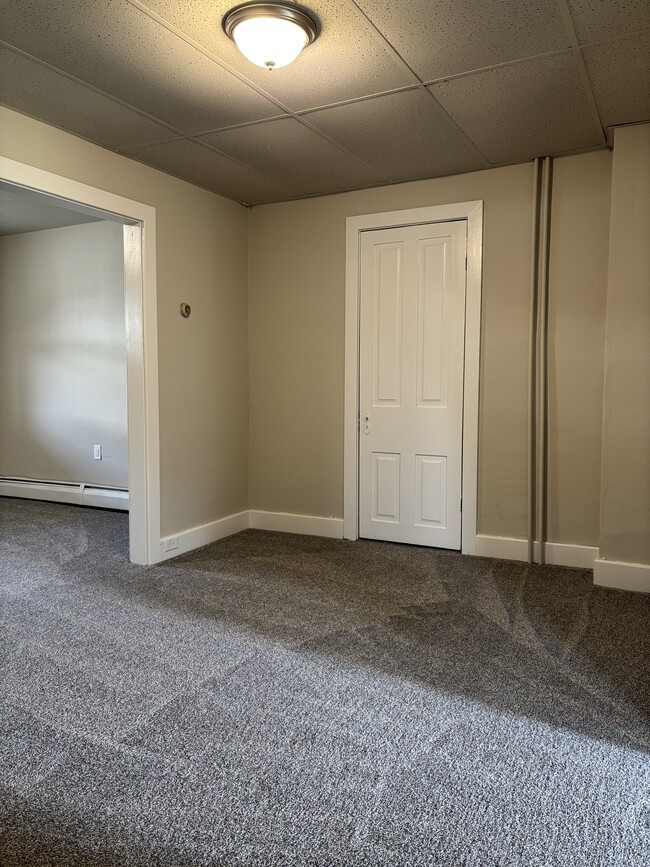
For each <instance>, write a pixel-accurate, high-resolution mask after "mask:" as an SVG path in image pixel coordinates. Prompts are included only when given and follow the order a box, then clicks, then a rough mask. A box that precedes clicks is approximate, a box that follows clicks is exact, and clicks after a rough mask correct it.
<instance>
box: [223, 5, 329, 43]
mask: <svg viewBox="0 0 650 867" xmlns="http://www.w3.org/2000/svg"><path fill="white" fill-rule="evenodd" d="M250 18H276V19H281V20H284V21H292V22H293V23H294V24H297V25H298V26H299V27H301V28H302V29H303V30H304V31H305V34H306V36H307V41H306V42H305V47H307V45H311V43H312V42H313V41H314V39H316V37H317V36H318V35H319V33H320V22H319V21H318V19H317V18H316V16H315V15H314V14H313V12H310V11H309V9H306V8H305V7H304V6H298V4H296V3H282V2H278V3H275V2H271V3H240V4H239V6H235V7H233V8H232V9H231V10H230V11H229V12H227V13H226V14H225V15H224V17H223V20H222V22H221V24H222V27H223V29H224V31H225V33H226V36H228V37H229V38H230V39H232V40H233V42H234V37H233V31H234V29H235V27H236V26H237V25H238V24H241V22H242V21H247V20H249V19H250Z"/></svg>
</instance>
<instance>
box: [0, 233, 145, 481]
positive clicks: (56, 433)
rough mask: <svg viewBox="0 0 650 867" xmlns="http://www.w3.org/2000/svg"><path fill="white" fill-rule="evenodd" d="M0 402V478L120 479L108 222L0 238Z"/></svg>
mask: <svg viewBox="0 0 650 867" xmlns="http://www.w3.org/2000/svg"><path fill="white" fill-rule="evenodd" d="M0 405H1V406H2V412H0V475H2V476H19V477H23V478H31V479H42V480H55V481H66V482H85V483H86V484H95V485H107V486H114V487H127V486H128V448H127V447H128V443H127V420H126V331H125V327H124V245H123V240H122V226H120V225H119V224H118V223H109V222H100V223H87V224H86V225H82V226H70V227H68V228H62V229H49V230H47V231H41V232H26V233H25V234H20V235H9V236H7V237H3V238H0ZM95 443H97V444H98V445H101V447H102V460H101V461H96V460H93V445H94V444H95Z"/></svg>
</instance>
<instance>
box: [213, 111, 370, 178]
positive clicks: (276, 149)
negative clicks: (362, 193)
mask: <svg viewBox="0 0 650 867" xmlns="http://www.w3.org/2000/svg"><path fill="white" fill-rule="evenodd" d="M202 140H203V141H207V142H208V143H209V144H211V145H213V146H214V147H216V148H218V149H219V150H221V151H223V152H224V153H227V154H229V155H231V156H233V157H235V158H237V159H240V160H242V161H243V162H245V163H246V164H247V165H249V166H252V167H253V168H256V169H259V170H260V171H261V172H264V173H265V174H268V175H270V176H272V177H275V178H278V179H279V180H281V181H282V182H283V183H287V184H290V185H291V186H296V187H298V188H299V189H301V190H302V191H303V192H305V193H329V192H335V191H340V190H345V189H347V190H349V189H351V188H354V187H361V186H367V185H369V184H379V183H381V182H382V180H384V179H383V178H382V177H381V175H379V174H378V173H377V172H373V171H372V170H371V169H369V168H366V167H365V166H364V165H363V164H362V163H360V162H358V161H357V160H356V159H354V158H353V157H350V156H348V155H347V154H345V153H343V152H342V151H341V150H339V149H338V148H337V147H335V146H334V145H332V144H330V143H329V142H328V141H326V140H325V139H323V138H321V136H319V135H318V133H315V132H312V131H311V130H309V129H307V128H306V127H305V126H303V125H302V124H301V123H299V122H298V121H297V120H293V119H292V118H286V119H283V120H271V121H268V122H267V123H261V124H255V125H254V126H247V127H239V128H238V129H232V130H225V131H223V132H219V133H212V134H210V135H207V136H203V137H202Z"/></svg>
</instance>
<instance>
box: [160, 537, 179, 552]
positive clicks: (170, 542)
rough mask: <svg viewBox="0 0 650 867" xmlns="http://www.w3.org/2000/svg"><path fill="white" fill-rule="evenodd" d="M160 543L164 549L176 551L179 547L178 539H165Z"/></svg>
mask: <svg viewBox="0 0 650 867" xmlns="http://www.w3.org/2000/svg"><path fill="white" fill-rule="evenodd" d="M160 544H161V547H162V549H163V551H175V550H176V549H177V548H178V539H164V540H163V541H162V542H161V543H160Z"/></svg>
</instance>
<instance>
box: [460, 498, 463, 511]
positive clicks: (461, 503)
mask: <svg viewBox="0 0 650 867" xmlns="http://www.w3.org/2000/svg"><path fill="white" fill-rule="evenodd" d="M460 510H461V512H462V511H463V498H462V497H461V498H460Z"/></svg>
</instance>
